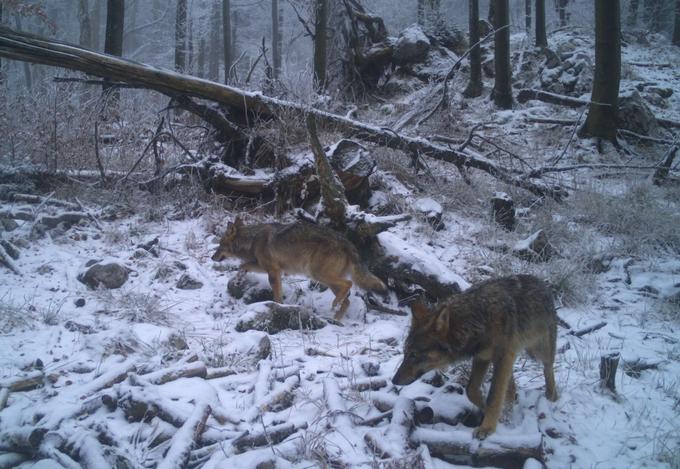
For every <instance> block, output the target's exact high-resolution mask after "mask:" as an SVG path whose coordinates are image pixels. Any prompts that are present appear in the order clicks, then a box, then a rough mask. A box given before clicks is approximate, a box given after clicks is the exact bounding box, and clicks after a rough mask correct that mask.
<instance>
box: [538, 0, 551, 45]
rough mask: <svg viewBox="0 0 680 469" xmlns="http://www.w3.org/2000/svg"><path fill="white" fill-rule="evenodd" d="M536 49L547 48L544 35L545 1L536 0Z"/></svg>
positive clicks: (546, 37)
mask: <svg viewBox="0 0 680 469" xmlns="http://www.w3.org/2000/svg"><path fill="white" fill-rule="evenodd" d="M536 47H548V36H547V35H546V33H545V0H536Z"/></svg>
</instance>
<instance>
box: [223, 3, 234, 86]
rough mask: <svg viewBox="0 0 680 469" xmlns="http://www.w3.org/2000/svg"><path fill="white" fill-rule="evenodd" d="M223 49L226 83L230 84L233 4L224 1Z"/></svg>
mask: <svg viewBox="0 0 680 469" xmlns="http://www.w3.org/2000/svg"><path fill="white" fill-rule="evenodd" d="M222 47H223V48H224V50H223V51H222V54H223V55H224V82H225V83H227V84H229V70H231V61H232V57H231V2H230V0H222Z"/></svg>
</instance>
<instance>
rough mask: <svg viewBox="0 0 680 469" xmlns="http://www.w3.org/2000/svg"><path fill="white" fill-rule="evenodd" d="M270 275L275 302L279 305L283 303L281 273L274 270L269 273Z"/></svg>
mask: <svg viewBox="0 0 680 469" xmlns="http://www.w3.org/2000/svg"><path fill="white" fill-rule="evenodd" d="M267 274H268V275H269V285H271V287H272V292H273V294H274V301H276V302H277V303H283V292H282V289H281V271H280V270H272V271H269V272H267Z"/></svg>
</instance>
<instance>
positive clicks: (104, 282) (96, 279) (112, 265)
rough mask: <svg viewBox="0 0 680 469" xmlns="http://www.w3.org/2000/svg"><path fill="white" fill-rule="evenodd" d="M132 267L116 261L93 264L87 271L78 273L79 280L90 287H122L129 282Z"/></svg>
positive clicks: (93, 288) (108, 288)
mask: <svg viewBox="0 0 680 469" xmlns="http://www.w3.org/2000/svg"><path fill="white" fill-rule="evenodd" d="M129 274H130V269H128V268H127V267H125V266H122V265H120V264H118V263H116V262H109V263H108V264H100V263H97V264H94V265H91V266H90V267H89V268H88V269H87V271H85V272H83V273H81V274H80V275H78V281H80V282H81V283H84V284H85V285H87V287H88V288H90V289H92V290H95V289H97V288H105V289H107V290H111V289H115V288H120V287H121V286H123V284H124V283H125V282H127V279H128V275H129Z"/></svg>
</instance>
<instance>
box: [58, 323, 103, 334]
mask: <svg viewBox="0 0 680 469" xmlns="http://www.w3.org/2000/svg"><path fill="white" fill-rule="evenodd" d="M64 328H65V329H66V330H68V331H71V332H79V333H80V334H84V335H89V334H94V333H95V332H96V331H95V330H94V328H93V327H92V326H88V325H86V324H80V323H77V322H75V321H66V322H65V323H64Z"/></svg>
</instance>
